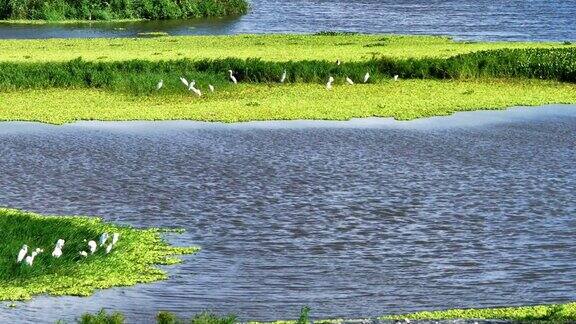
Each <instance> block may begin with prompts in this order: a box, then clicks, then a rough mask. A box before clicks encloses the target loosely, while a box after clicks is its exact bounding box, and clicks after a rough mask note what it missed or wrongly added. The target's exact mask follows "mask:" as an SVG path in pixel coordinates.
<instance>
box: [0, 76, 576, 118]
mask: <svg viewBox="0 0 576 324" xmlns="http://www.w3.org/2000/svg"><path fill="white" fill-rule="evenodd" d="M551 103H576V85H574V84H567V83H559V82H553V81H539V80H474V81H472V80H471V81H454V80H450V81H439V80H403V81H399V82H384V83H379V84H367V85H364V84H358V85H354V86H348V85H343V84H338V85H336V86H335V88H334V90H332V91H328V90H326V89H325V88H324V86H322V85H318V84H287V85H259V84H244V85H238V86H234V87H232V86H231V87H228V88H226V89H222V90H219V89H217V92H216V93H215V94H209V93H208V94H206V95H205V96H204V97H202V98H198V97H195V96H193V95H192V94H190V95H180V94H178V95H161V94H154V95H150V96H132V95H129V94H123V93H113V92H108V91H104V90H94V89H45V90H39V89H35V90H23V91H12V92H6V93H2V95H1V96H0V120H4V121H39V122H45V123H53V124H62V123H68V122H73V121H77V120H179V119H191V120H201V121H222V122H240V121H251V120H290V119H327V120H346V119H350V118H355V117H374V116H378V117H394V118H396V119H401V120H408V119H414V118H419V117H426V116H437V115H447V114H451V113H453V112H455V111H465V110H477V109H502V108H506V107H511V106H517V105H527V106H534V105H542V104H551Z"/></svg>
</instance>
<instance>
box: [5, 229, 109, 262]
mask: <svg viewBox="0 0 576 324" xmlns="http://www.w3.org/2000/svg"><path fill="white" fill-rule="evenodd" d="M119 239H120V234H119V233H114V234H112V237H110V236H109V235H108V233H103V234H102V235H101V236H100V239H99V243H100V244H99V245H98V244H97V243H96V241H94V240H90V241H88V243H87V245H88V252H87V251H80V252H79V255H80V256H81V257H88V255H89V254H88V253H90V254H94V253H96V251H97V250H98V247H102V248H104V250H105V251H106V254H109V253H110V252H112V248H113V247H114V246H115V245H116V244H117V243H118V240H119ZM84 242H86V240H84ZM64 243H66V241H64V240H63V239H59V240H58V241H57V242H56V246H54V250H53V251H52V257H54V258H56V259H58V258H60V257H61V256H62V254H63V252H62V250H63V249H64ZM28 252H29V249H28V245H26V244H24V245H23V246H22V248H21V249H20V251H19V252H18V256H17V258H16V263H22V262H23V261H24V263H25V264H27V265H28V266H32V265H33V264H34V259H35V258H36V256H37V255H38V254H40V253H43V252H44V249H41V248H36V249H35V250H33V251H32V252H31V253H30V254H28Z"/></svg>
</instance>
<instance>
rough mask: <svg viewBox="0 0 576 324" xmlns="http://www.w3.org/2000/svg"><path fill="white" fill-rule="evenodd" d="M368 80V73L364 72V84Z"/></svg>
mask: <svg viewBox="0 0 576 324" xmlns="http://www.w3.org/2000/svg"><path fill="white" fill-rule="evenodd" d="M368 79H370V72H366V75H365V76H364V83H367V82H368Z"/></svg>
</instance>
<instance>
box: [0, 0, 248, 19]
mask: <svg viewBox="0 0 576 324" xmlns="http://www.w3.org/2000/svg"><path fill="white" fill-rule="evenodd" d="M248 9H249V4H248V2H247V1H246V0H139V1H138V0H108V1H104V0H47V1H37V0H0V20H4V21H47V22H65V21H116V20H120V21H126V20H166V19H188V18H203V17H224V16H237V15H242V14H245V13H247V12H248Z"/></svg>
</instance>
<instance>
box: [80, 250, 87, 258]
mask: <svg viewBox="0 0 576 324" xmlns="http://www.w3.org/2000/svg"><path fill="white" fill-rule="evenodd" d="M79 254H80V256H83V257H87V256H88V253H87V252H86V251H82V252H80V253H79Z"/></svg>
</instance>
